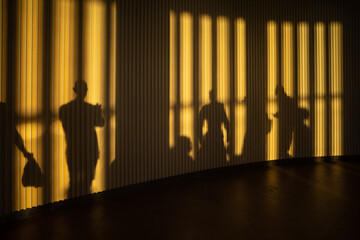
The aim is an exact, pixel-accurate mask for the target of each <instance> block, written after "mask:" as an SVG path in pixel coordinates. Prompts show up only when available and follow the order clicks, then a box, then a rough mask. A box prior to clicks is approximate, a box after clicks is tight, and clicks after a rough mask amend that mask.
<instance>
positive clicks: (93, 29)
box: [83, 1, 106, 193]
mask: <svg viewBox="0 0 360 240" xmlns="http://www.w3.org/2000/svg"><path fill="white" fill-rule="evenodd" d="M105 14H106V3H105V2H103V1H85V2H84V52H83V53H84V54H83V59H84V69H83V75H84V78H85V81H86V82H87V84H88V89H89V90H88V94H87V102H89V103H91V104H96V103H99V104H101V106H102V108H104V107H106V106H104V103H105V98H104V84H105V80H104V73H105V72H104V71H105V66H103V65H102V63H104V59H105V54H104V53H105V38H104V36H105V29H106V26H105ZM104 129H105V128H96V133H97V136H98V144H99V150H100V157H99V160H98V163H97V165H96V171H95V179H94V181H93V182H92V189H91V191H92V192H93V193H94V192H99V191H103V190H104V189H105V176H104V169H105V168H104V164H105V162H104V159H105V151H104V149H105V148H104V147H105V146H104V138H105V135H104V133H105V132H104Z"/></svg>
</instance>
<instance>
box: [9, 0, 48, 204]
mask: <svg viewBox="0 0 360 240" xmlns="http://www.w3.org/2000/svg"><path fill="white" fill-rule="evenodd" d="M42 4H43V2H42V1H39V0H34V1H30V2H29V1H25V0H23V1H21V2H19V4H18V10H17V14H19V15H20V16H19V18H20V21H19V22H18V24H17V30H16V36H17V40H16V41H17V43H18V44H17V53H18V54H17V60H16V62H17V65H16V71H17V74H16V81H15V92H16V95H15V106H16V107H15V113H16V114H17V115H19V116H20V118H21V119H24V118H25V119H26V118H27V119H29V118H30V119H31V120H30V121H26V120H21V121H20V122H19V124H18V125H17V130H18V132H19V134H20V135H21V136H22V138H23V139H24V144H25V147H26V149H27V150H28V151H29V152H32V153H33V154H34V157H35V159H36V161H37V162H38V164H39V166H40V168H41V167H42V159H41V156H42V151H41V150H42V146H41V143H42V140H41V137H42V125H41V121H39V118H38V117H39V114H41V111H42V98H41V96H42V74H41V73H42V45H41V43H42V42H41V40H42V35H43V32H42V29H43V27H42V24H43V21H42V18H41V15H42V14H41V13H42V10H43V8H42V6H43V5H42ZM39 13H40V14H39ZM20 56H21V57H20ZM14 158H15V159H14V162H15V169H14V173H15V174H14V177H15V178H14V183H15V185H14V186H15V189H14V192H15V198H14V206H15V210H21V209H24V208H29V207H33V206H37V205H39V204H42V189H41V188H39V189H36V188H34V187H27V188H24V187H23V186H22V185H21V176H22V174H23V169H24V166H25V164H26V162H27V160H26V159H24V158H23V156H22V153H20V151H18V150H17V149H16V150H15V155H14ZM32 177H34V176H32Z"/></svg>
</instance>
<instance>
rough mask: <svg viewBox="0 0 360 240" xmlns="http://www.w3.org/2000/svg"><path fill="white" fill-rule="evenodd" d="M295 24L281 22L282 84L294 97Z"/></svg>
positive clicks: (292, 145)
mask: <svg viewBox="0 0 360 240" xmlns="http://www.w3.org/2000/svg"><path fill="white" fill-rule="evenodd" d="M293 39H294V38H293V25H292V24H291V23H290V22H284V23H282V24H281V50H282V51H281V53H282V54H281V60H282V61H281V64H282V67H281V69H282V73H281V85H282V86H283V87H284V90H285V93H286V95H288V96H289V97H291V98H294V44H293V42H294V41H293ZM288 154H289V155H290V156H293V155H294V132H292V140H291V145H290V148H289V151H288Z"/></svg>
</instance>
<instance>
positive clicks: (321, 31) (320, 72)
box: [314, 22, 327, 156]
mask: <svg viewBox="0 0 360 240" xmlns="http://www.w3.org/2000/svg"><path fill="white" fill-rule="evenodd" d="M314 31H315V34H314V35H315V39H314V41H315V42H314V48H315V49H314V54H315V146H314V147H315V156H325V155H326V142H327V141H326V116H327V115H326V114H327V113H326V99H325V98H326V81H325V78H326V67H325V66H326V65H325V63H326V54H325V50H326V49H325V25H324V23H321V22H318V23H316V24H315V29H314Z"/></svg>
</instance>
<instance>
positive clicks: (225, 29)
mask: <svg viewBox="0 0 360 240" xmlns="http://www.w3.org/2000/svg"><path fill="white" fill-rule="evenodd" d="M216 24H217V25H216V30H217V33H216V40H217V47H216V51H217V99H218V101H219V102H221V103H223V104H224V106H225V111H226V116H227V118H229V116H230V59H229V58H230V54H229V48H230V42H229V33H230V32H229V19H228V18H226V17H224V16H219V17H217V19H216ZM222 130H223V133H224V143H225V147H227V146H228V143H227V134H228V132H226V131H225V130H224V126H222ZM226 158H227V159H226V160H227V161H229V156H227V157H226Z"/></svg>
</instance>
